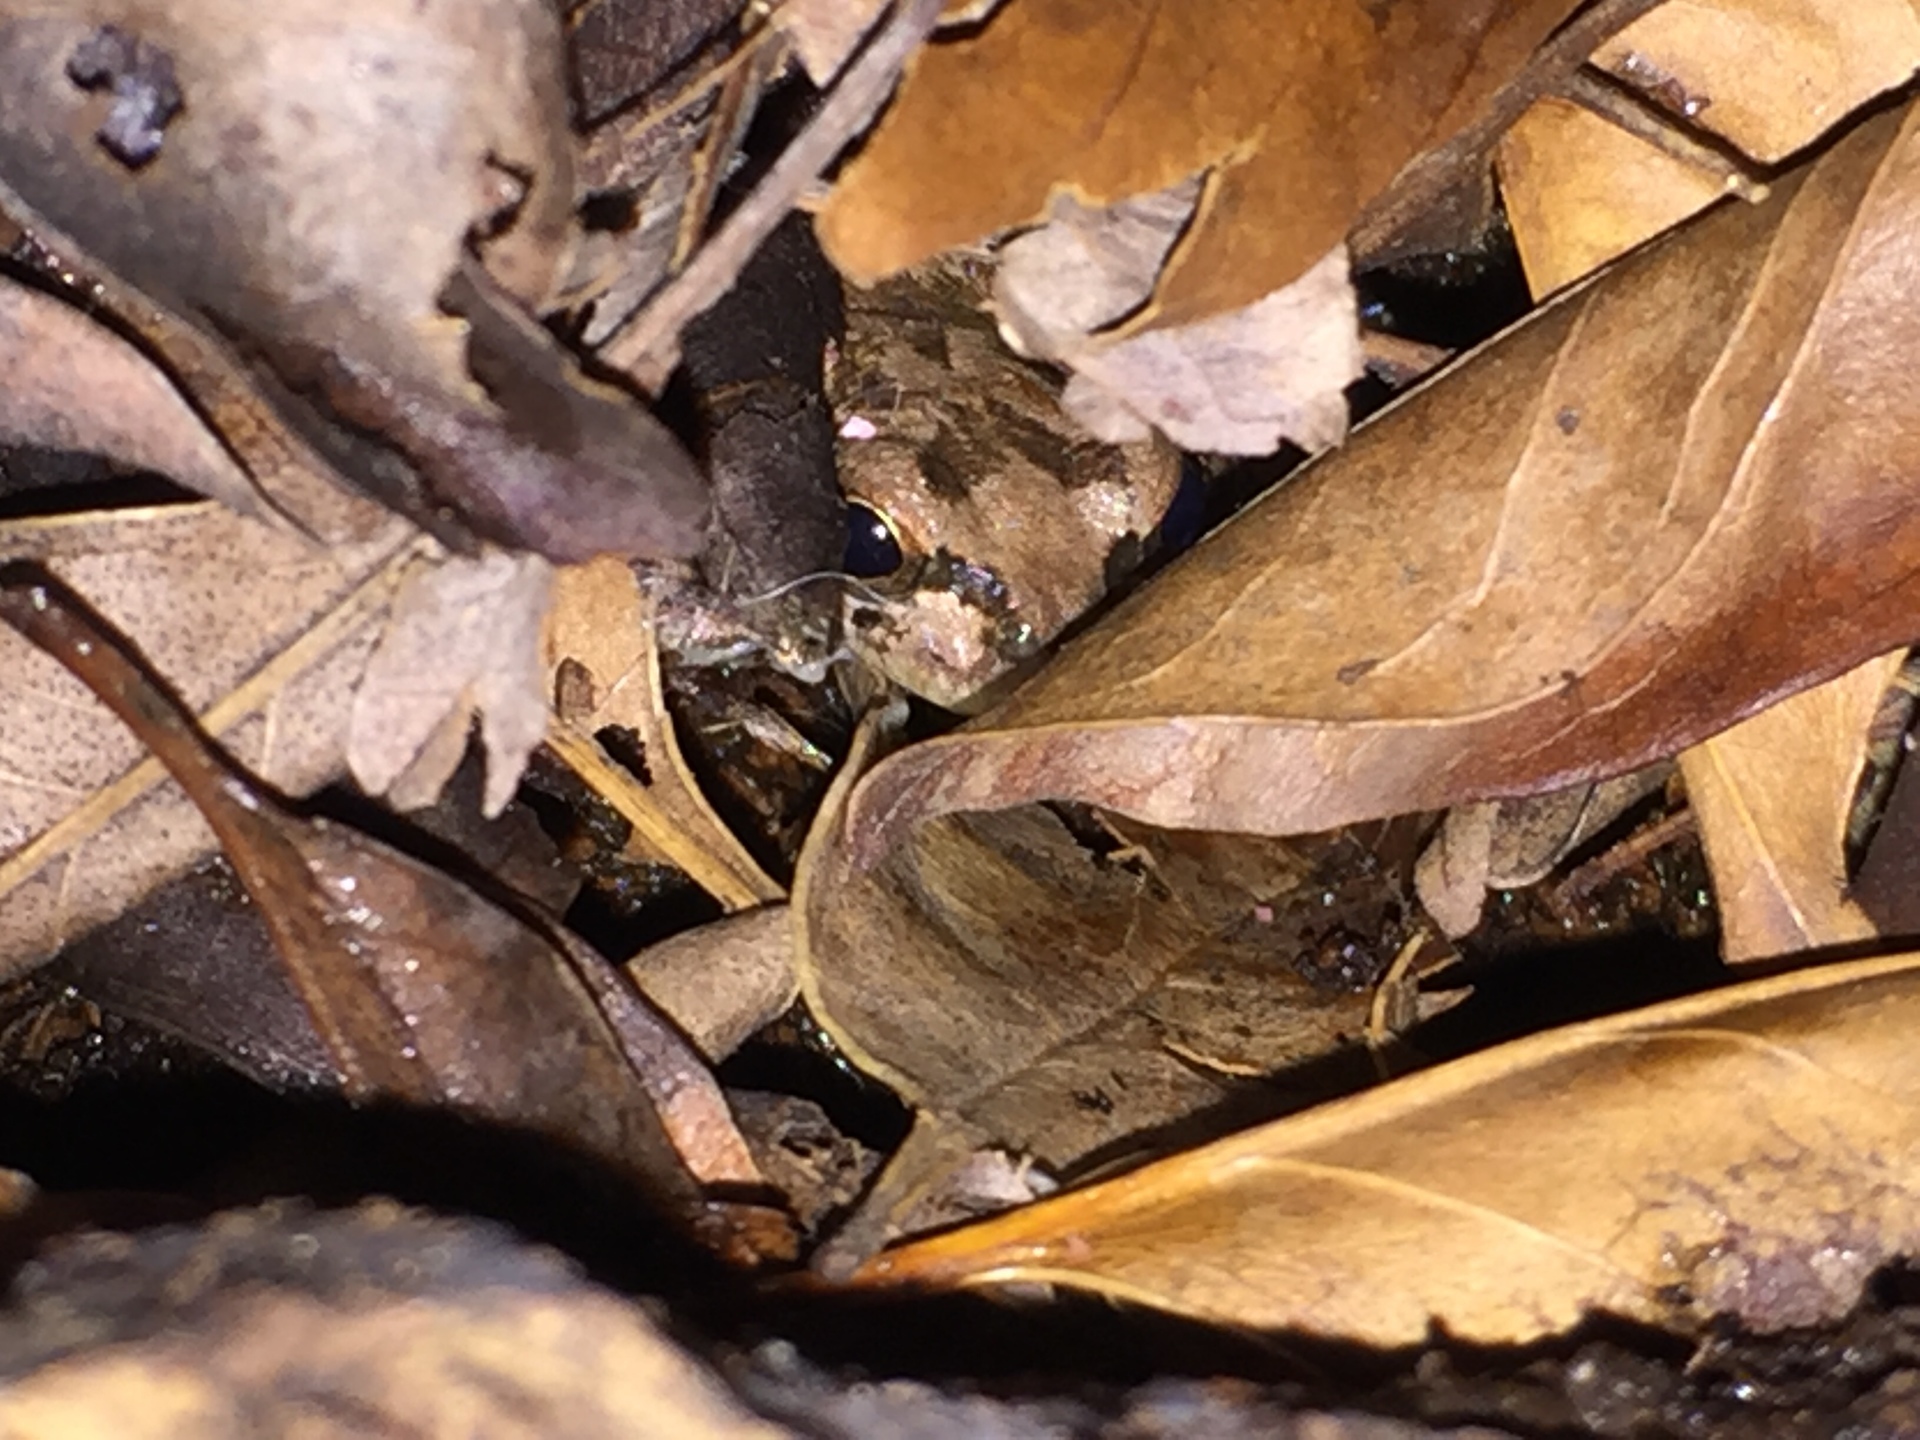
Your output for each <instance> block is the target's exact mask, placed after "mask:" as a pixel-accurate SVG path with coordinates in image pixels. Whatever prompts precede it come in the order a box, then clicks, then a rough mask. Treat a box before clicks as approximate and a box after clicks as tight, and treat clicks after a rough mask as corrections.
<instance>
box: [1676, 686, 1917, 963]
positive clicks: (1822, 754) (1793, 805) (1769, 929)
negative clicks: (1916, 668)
mask: <svg viewBox="0 0 1920 1440" xmlns="http://www.w3.org/2000/svg"><path fill="white" fill-rule="evenodd" d="M1905 658H1906V652H1905V651H1904V650H1898V651H1895V652H1893V653H1892V654H1889V655H1882V656H1880V657H1878V658H1877V659H1874V660H1869V661H1868V662H1867V663H1866V664H1864V665H1861V666H1859V667H1857V668H1856V669H1853V670H1850V671H1848V672H1847V673H1846V674H1845V675H1841V676H1838V677H1836V678H1835V679H1832V680H1829V681H1827V683H1826V684H1824V685H1818V686H1815V687H1814V688H1813V689H1811V690H1804V691H1802V692H1801V693H1799V694H1798V695H1791V696H1788V697H1787V698H1786V699H1785V700H1782V701H1781V702H1780V703H1779V704H1777V705H1774V706H1772V707H1770V708H1769V709H1766V710H1763V711H1761V712H1760V713H1759V714H1758V715H1755V716H1753V717H1752V718H1751V719H1748V720H1743V721H1742V722H1741V723H1740V724H1738V725H1736V726H1734V727H1733V728H1732V729H1731V730H1727V731H1724V732H1723V733H1721V734H1719V735H1715V736H1714V737H1713V738H1712V739H1710V740H1707V741H1704V742H1703V743H1701V744H1699V745H1696V746H1694V747H1693V748H1692V749H1690V750H1686V751H1683V752H1682V753H1681V756H1680V768H1681V773H1682V774H1684V775H1685V776H1686V781H1687V799H1688V802H1689V803H1690V804H1691V805H1692V806H1693V810H1694V814H1695V815H1696V816H1697V817H1698V823H1699V827H1700V840H1701V843H1702V844H1703V845H1704V846H1705V847H1706V852H1707V864H1708V866H1709V867H1710V868H1711V869H1712V871H1713V891H1714V899H1715V902H1716V904H1717V906H1718V908H1719V911H1720V946H1721V950H1722V952H1723V953H1724V954H1725V956H1726V958H1727V960H1728V961H1729V962H1738V961H1742V960H1763V959H1768V958H1770V957H1773V956H1779V955H1790V954H1793V953H1794V952H1796V951H1800V950H1813V949H1818V948H1819V947H1821V946H1826V945H1842V944H1846V943H1848V942H1851V941H1858V940H1866V939H1870V938H1871V937H1872V936H1873V935H1874V934H1875V930H1874V926H1873V922H1872V921H1871V920H1869V919H1868V918H1867V916H1866V915H1865V914H1863V913H1862V912H1861V910H1860V907H1859V906H1858V905H1856V904H1855V903H1854V902H1853V901H1852V899H1850V898H1849V897H1848V895H1847V855H1846V846H1847V822H1848V819H1849V817H1850V815H1851V814H1852V811H1853V804H1854V795H1855V793H1856V792H1857V791H1858V789H1859V786H1860V776H1861V772H1862V770H1863V769H1864V768H1865V765H1866V758H1867V740H1868V728H1869V727H1870V726H1871V725H1872V723H1873V719H1874V715H1875V713H1876V712H1877V711H1878V709H1879V707H1880V702H1881V697H1882V696H1883V695H1885V694H1886V690H1887V686H1888V685H1889V684H1890V683H1892V681H1893V678H1894V676H1895V675H1896V674H1897V673H1898V672H1899V669H1900V666H1901V663H1902V662H1903V661H1904V660H1905Z"/></svg>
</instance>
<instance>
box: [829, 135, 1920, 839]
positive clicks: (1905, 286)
mask: <svg viewBox="0 0 1920 1440" xmlns="http://www.w3.org/2000/svg"><path fill="white" fill-rule="evenodd" d="M1916 206H1920V137H1916V120H1915V117H1914V113H1913V112H1911V111H1901V112H1897V113H1892V114H1887V115H1882V116H1880V117H1877V118H1876V119H1874V120H1871V121H1869V122H1868V123H1867V124H1866V125H1864V126H1862V127H1861V128H1860V129H1859V130H1857V131H1856V132H1854V133H1853V134H1852V135H1850V136H1848V137H1847V138H1846V139H1845V140H1844V141H1842V142H1841V143H1839V144H1838V145H1836V146H1835V148H1834V149H1833V150H1832V151H1831V152H1829V153H1828V154H1827V155H1826V156H1825V157H1824V158H1823V159H1822V160H1820V161H1819V162H1818V163H1817V164H1815V165H1814V166H1812V167H1811V168H1810V169H1809V170H1807V171H1805V172H1803V173H1802V174H1800V175H1798V176H1796V177H1793V178H1791V179H1790V180H1788V181H1785V182H1783V183H1782V184H1780V185H1779V186H1777V187H1776V190H1775V195H1774V198H1773V199H1772V200H1771V201H1770V202H1769V203H1768V204H1766V205H1764V206H1759V207H1747V206H1740V207H1732V208H1727V209H1724V210H1721V211H1719V212H1716V213H1715V214H1713V215H1710V216H1707V217H1705V218H1704V219H1703V220H1702V221H1700V222H1699V223H1698V224H1696V225H1695V226H1694V227H1692V228H1690V229H1688V230H1686V231H1684V232H1682V233H1680V234H1679V235H1678V236H1676V237H1674V238H1673V239H1672V240H1670V241H1668V242H1666V243H1663V244H1661V245H1658V246H1656V247H1653V248H1651V249H1649V250H1645V251H1642V252H1639V253H1638V254H1636V255H1635V256H1633V257H1630V258H1629V259H1628V260H1626V261H1623V262H1622V263H1621V264H1620V265H1619V266H1617V267H1615V268H1614V269H1612V270H1610V271H1608V272H1607V273H1606V275H1604V276H1603V277H1601V279H1600V280H1599V281H1597V282H1596V283H1594V284H1593V285H1591V286H1589V287H1588V288H1586V289H1583V290H1580V291H1576V292H1574V293H1573V294H1571V295H1570V296H1568V297H1566V298H1564V299H1563V300H1561V301H1560V302H1558V303H1556V304H1554V305H1552V306H1550V307H1549V308H1547V309H1546V310H1545V311H1543V312H1542V313H1540V314H1539V315H1538V316H1536V317H1535V318H1534V319H1532V320H1530V321H1529V322H1527V323H1526V324H1524V325H1522V326H1520V327H1517V328H1516V329H1515V330H1513V331H1511V332H1509V333H1508V334H1507V335H1505V336H1504V337H1502V338H1500V339H1498V340H1497V341H1495V342H1493V343H1491V344H1490V345H1488V346H1487V347H1485V348H1484V349H1483V350H1482V351H1480V352H1478V353H1477V354H1476V355H1475V357H1474V358H1473V359H1472V361H1471V362H1469V363H1464V364H1461V365H1459V366H1457V367H1456V368H1455V369H1454V370H1453V371H1452V372H1450V373H1448V374H1447V375H1445V376H1443V377H1442V378H1441V379H1440V380H1438V381H1436V382H1434V383H1432V384H1430V385H1429V386H1427V387H1426V388H1424V389H1423V390H1421V391H1419V392H1417V393H1416V394H1415V395H1413V396H1411V397H1410V398H1408V399H1407V400H1405V401H1403V402H1401V403H1400V404H1399V405H1398V406H1397V407H1395V408H1394V409H1393V410H1391V411H1390V412H1388V414H1387V415H1385V416H1384V417H1382V418H1381V419H1380V420H1378V421H1376V422H1375V423H1373V424H1371V425H1369V426H1367V427H1365V428H1363V429H1362V430H1361V431H1360V432H1359V433H1358V434H1357V435H1356V436H1355V438H1354V439H1353V441H1352V442H1350V444H1349V445H1348V447H1347V448H1346V449H1345V450H1343V451H1341V452H1339V453H1338V454H1336V455H1335V456H1333V457H1332V458H1330V459H1329V460H1326V461H1323V462H1321V463H1320V464H1319V465H1318V466H1316V467H1315V468H1313V469H1312V470H1309V471H1308V472H1307V473H1305V474H1303V475H1302V476H1300V477H1299V478H1297V479H1296V480H1294V481H1293V482H1291V483H1290V484H1288V485H1287V486H1285V487H1283V488H1282V489H1280V490H1278V491H1277V492H1275V493H1273V494H1271V495H1269V496H1267V497H1266V498H1265V499H1264V500H1263V501H1262V502H1260V503H1259V504H1258V505H1256V506H1255V507H1253V508H1252V509H1251V510H1249V511H1247V512H1246V513H1244V514H1242V515H1241V516H1239V517H1238V518H1237V519H1236V520H1234V521H1233V522H1232V523H1231V524H1230V525H1228V526H1226V527H1224V528H1223V529H1222V530H1221V531H1219V532H1217V533H1216V534H1214V535H1212V536H1210V537H1208V538H1207V539H1206V540H1204V541H1202V542H1201V544H1200V545H1198V546H1197V547H1196V548H1195V549H1194V550H1193V551H1191V552H1190V553H1189V554H1187V555H1186V556H1184V557H1182V558H1181V559H1180V560H1179V561H1178V562H1176V563H1175V564H1174V565H1172V566H1171V567H1169V568H1168V569H1167V570H1166V571H1165V572H1163V573H1162V574H1161V575H1159V576H1158V577H1156V578H1155V580H1154V581H1153V582H1152V583H1151V584H1150V585H1149V586H1147V587H1146V588H1145V589H1144V590H1143V591H1142V592H1140V593H1139V594H1138V595H1136V596H1134V597H1132V598H1131V599H1130V600H1129V601H1127V602H1126V603H1124V604H1122V605H1121V606H1120V607H1119V608H1117V609H1116V610H1115V611H1114V612H1113V613H1111V614H1110V615H1108V616H1107V617H1105V618H1104V619H1103V620H1102V621H1101V622H1100V623H1098V624H1097V625H1095V626H1094V627H1093V628H1092V629H1090V630H1089V631H1088V632H1087V633H1086V634H1084V635H1082V636H1081V637H1079V638H1078V639H1077V640H1076V641H1074V642H1073V643H1071V644H1069V645H1068V646H1067V648H1066V649H1065V650H1064V651H1062V653H1061V654H1060V655H1059V656H1058V657H1057V659H1056V660H1055V662H1054V663H1053V664H1051V665H1050V666H1049V667H1047V668H1046V669H1044V670H1042V671H1041V672H1040V673H1039V674H1037V675H1036V676H1035V677H1034V678H1033V679H1032V680H1030V681H1029V682H1028V683H1027V684H1026V685H1025V686H1023V687H1022V688H1021V689H1020V690H1018V691H1016V692H1015V693H1014V694H1013V695H1012V696H1010V697H1009V698H1008V699H1007V701H1006V702H1005V703H1004V704H1002V705H1001V706H999V707H998V708H997V709H995V710H993V711H991V712H989V713H988V714H986V715H984V716H982V717H980V718H979V719H977V720H975V721H973V722H971V723H970V724H968V725H967V726H965V727H963V728H962V729H961V730H960V731H958V732H955V733H954V734H952V735H949V736H945V737H942V738H940V739H936V740H932V741H929V742H927V743H924V744H921V745H917V746H914V747H912V748H910V749H907V750H905V751H903V752H901V753H900V754H898V755H895V756H893V757H891V758H889V759H888V760H886V761H884V762H882V763H881V764H880V765H879V766H877V767H876V768H875V769H874V770H873V772H872V773H871V774H869V775H868V776H867V777H866V779H865V780H864V781H863V782H862V783H861V785H860V787H859V789H858V790H857V791H856V792H855V793H854V795H853V797H852V800H851V802H850V804H849V806H848V808H847V812H846V814H845V817H844V818H843V819H842V820H841V821H840V822H839V823H838V824H836V825H835V826H833V827H832V830H831V832H830V834H829V835H827V836H825V837H823V840H822V843H823V844H833V845H841V846H845V847H847V849H848V851H849V856H850V863H851V864H852V865H854V866H855V867H857V868H863V867H867V866H871V865H874V864H877V863H878V862H879V861H880V860H881V859H882V857H884V856H885V855H886V853H887V852H888V851H889V850H891V849H893V848H894V847H896V846H898V845H900V844H903V843H904V842H905V840H906V837H907V835H908V833H909V831H910V830H911V829H912V827H913V826H915V825H917V824H919V823H922V822H924V821H925V820H926V819H927V818H928V817H930V816H933V815H939V814H943V813H946V812H950V811H956V810H987V809H997V808H1001V807H1005V806H1009V805H1014V804H1019V803H1021V802H1024V801H1028V800H1032V799H1038V798H1044V797H1054V798H1073V799H1078V800H1084V801H1087V802H1089V803H1092V804H1096V805H1100V806H1103V807H1106V808H1110V809H1114V810H1118V811H1120V812H1122V813H1125V814H1129V815H1133V816H1135V817H1137V818H1140V819H1143V820H1147V821H1149V822H1150V823H1154V824H1159V825H1165V826H1171V827H1177V828H1195V829H1220V830H1246V831H1252V832H1255V833H1261V834H1288V833H1298V832H1302V831H1311V830H1318V829H1331V828H1334V827H1336V826H1339V825H1342V824H1347V823H1351V822H1353V821H1356V820H1360V819H1364V818H1368V817H1373V816H1380V815H1387V814H1401V813H1406V812H1410V811H1414V810H1424V809H1434V808H1438V807H1440V806H1443V805H1448V804H1453V803H1458V802H1459V801H1462V800H1467V799H1474V798H1484V797H1487V796H1490V795H1496V794H1520V793H1526V792H1528V791H1532V790H1541V789H1549V788H1556V787H1561V786H1565V785H1569V784H1572V783H1575V782H1577V781H1580V780H1584V779H1589V778H1593V777H1596V776H1599V775H1604V774H1610V773H1620V772H1624V771H1626V770H1629V769H1632V768H1635V767H1637V766H1640V765H1643V764H1645V763H1647V762H1649V761H1651V760H1653V759H1656V758H1659V757H1661V756H1664V755H1671V754H1673V753H1675V752H1677V751H1679V750H1680V749H1683V748H1684V747H1685V746H1687V745H1689V744H1693V743H1696V742H1698V741H1699V740H1701V739H1703V738H1704V737H1705V736H1707V735H1709V734H1712V733H1714V732H1715V731H1717V730H1720V729H1723V728H1725V727H1726V726H1727V725H1729V724H1731V723H1733V722H1734V721H1736V720H1738V719H1740V718H1741V717H1742V716H1743V715H1746V714H1749V713H1751V712H1753V711H1754V710H1757V709H1759V708H1760V707H1761V706H1763V705H1764V704H1766V703H1767V702H1768V701H1770V700H1772V699H1775V698H1777V697H1778V696H1780V695H1781V694H1783V693H1786V692H1788V691H1790V690H1793V689H1796V688H1801V687H1804V686H1807V685H1810V684H1813V683H1817V682H1818V681H1820V680H1823V679H1826V678H1828V677H1829V676H1831V675H1834V674H1836V673H1838V672H1840V671H1842V670H1844V669H1847V668H1849V667H1851V666H1852V665H1855V664H1858V663H1859V662H1860V661H1861V660H1862V659H1864V658H1865V657H1867V656H1870V655H1873V654H1877V653H1879V652H1881V651H1884V650H1886V649H1887V648H1889V647H1890V646H1891V645H1893V644H1896V643H1900V642H1903V641H1905V640H1906V639H1908V638H1909V637H1910V635H1911V633H1912V631H1913V629H1914V618H1913V617H1914V613H1915V608H1916V606H1920V521H1916V519H1915V516H1916V511H1915V507H1914V504H1913V494H1914V489H1913V486H1914V476H1915V474H1916V473H1920V402H1916V398H1915V394H1914V392H1913V390H1912V388H1911V387H1909V386H1907V385H1905V384H1904V383H1903V382H1902V381H1901V380H1900V378H1899V377H1900V375H1901V373H1902V371H1901V362H1900V360H1899V358H1898V357H1900V356H1903V355H1906V354H1908V353H1911V352H1913V351H1914V350H1915V349H1916V348H1920V312H1916V311H1915V310H1914V308H1913V307H1912V306H1911V305H1909V304H1907V303H1906V302H1907V299H1908V297H1909V296H1910V295H1911V294H1912V291H1913V285H1914V281H1913V275H1914V270H1915V264H1916V262H1915V258H1914V256H1915V251H1914V245H1913V234H1914V230H1913V216H1914V214H1915V210H1916Z"/></svg>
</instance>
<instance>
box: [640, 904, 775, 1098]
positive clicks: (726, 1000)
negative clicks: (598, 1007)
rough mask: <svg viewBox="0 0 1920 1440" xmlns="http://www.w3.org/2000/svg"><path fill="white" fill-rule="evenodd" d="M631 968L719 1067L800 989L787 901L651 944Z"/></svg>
mask: <svg viewBox="0 0 1920 1440" xmlns="http://www.w3.org/2000/svg"><path fill="white" fill-rule="evenodd" d="M626 971H627V974H629V975H631V976H632V977H633V982H634V984H636V985H638V986H639V987H640V992H641V993H642V994H643V995H645V996H646V997H647V998H648V999H649V1000H651V1001H652V1002H653V1003H654V1004H655V1005H658V1006H659V1007H660V1009H661V1010H662V1011H664V1012H665V1013H666V1014H668V1015H670V1016H671V1017H673V1022H674V1024H676V1025H677V1026H679V1027H680V1030H681V1031H682V1033H684V1034H685V1035H686V1037H687V1039H688V1040H690V1041H692V1042H693V1045H694V1048H696V1049H697V1050H699V1052H700V1053H701V1054H702V1055H704V1056H706V1058H707V1059H709V1060H711V1061H713V1062H715V1063H716V1064H717V1063H719V1062H720V1061H721V1060H724V1059H725V1058H726V1057H727V1056H729V1055H731V1054H732V1053H733V1052H734V1051H735V1050H737V1049H739V1048H740V1044H741V1042H742V1041H744V1040H745V1039H746V1038H747V1037H748V1036H749V1035H751V1034H753V1032H754V1031H756V1030H758V1029H760V1028H761V1027H762V1026H763V1025H766V1024H767V1023H768V1022H770V1021H772V1020H773V1019H775V1018H776V1017H778V1016H779V1015H780V1014H781V1013H782V1012H783V1011H785V1010H786V1009H787V1007H788V1006H790V1005H792V1004H793V1001H794V997H795V996H797V995H798V994H799V993H800V988H799V980H798V978H797V977H796V976H795V974H794V966H793V921H792V919H791V917H790V916H789V915H788V913H787V907H786V906H785V905H762V906H760V907H759V908H758V909H755V910H747V911H743V912H742V913H740V914H738V915H728V916H724V917H723V918H721V919H719V920H715V921H713V922H711V923H710V924H706V925H701V926H698V927H696V928H695V929H692V930H688V931H686V932H684V933H683V934H679V935H675V936H673V937H671V938H670V939H667V940H662V941H661V942H660V943H659V944H657V945H649V946H648V947H647V948H646V949H644V950H642V951H641V952H640V953H639V954H638V955H636V956H634V957H633V959H631V960H629V961H628V962H627V965H626Z"/></svg>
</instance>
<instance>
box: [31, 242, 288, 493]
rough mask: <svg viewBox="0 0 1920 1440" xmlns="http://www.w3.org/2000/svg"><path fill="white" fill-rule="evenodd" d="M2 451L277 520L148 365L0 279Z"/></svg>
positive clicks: (54, 303)
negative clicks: (100, 468) (83, 458)
mask: <svg viewBox="0 0 1920 1440" xmlns="http://www.w3.org/2000/svg"><path fill="white" fill-rule="evenodd" d="M0 353H4V354H5V355H6V356H7V375H8V378H7V384H6V385H5V386H4V387H0V441H3V442H4V443H6V444H8V445H32V446H39V447H41V448H43V449H48V450H77V451H85V452H87V453H89V454H94V455H104V456H106V457H108V458H109V459H112V460H114V461H117V462H119V463H121V464H123V465H127V466H129V467H133V468H137V469H142V470H152V471H155V472H157V473H159V474H162V475H165V476H167V477H169V478H170V479H172V480H173V481H175V482H176V483H178V484H180V485H183V486H185V487H186V488H187V489H189V490H193V491H196V492H198V493H199V494H201V495H206V496H210V497H211V498H213V499H216V500H219V501H221V502H223V503H224V504H226V505H228V506H230V507H232V508H233V509H235V510H238V511H240V512H242V513H244V514H251V515H254V516H256V517H257V518H262V517H264V516H266V515H268V514H270V513H271V512H269V511H267V509H266V507H265V506H263V505H262V504H261V503H260V495H259V492H258V491H256V490H255V489H254V487H253V484H252V482H251V481H250V480H249V478H248V477H247V474H246V472H245V471H243V470H242V469H241V468H240V467H239V466H238V465H236V464H235V463H234V460H233V457H232V456H231V455H229V454H228V453H227V452H226V451H225V450H224V449H222V448H221V446H220V442H219V441H217V440H216V439H214V437H213V436H212V434H210V433H209V432H208V430H207V428H206V426H205V425H203V424H201V423H200V419H199V417H198V416H196V415H195V414H194V413H193V411H192V409H190V408H189V407H188V405H187V403H186V401H184V400H183V399H181V398H180V394H179V392H178V391H176V390H175V389H174V388H173V387H172V386H171V385H169V384H168V383H167V381H166V378H165V377H164V376H163V375H162V374H161V373H160V371H159V370H157V369H155V368H154V366H153V365H152V363H151V362H149V361H148V360H147V359H146V357H145V356H143V355H141V354H140V353H139V352H138V351H137V350H135V349H134V348H133V347H132V346H131V345H129V344H127V343H126V341H124V340H122V339H120V337H119V336H117V335H115V334H114V333H113V332H112V331H111V330H109V329H107V328H106V327H105V326H103V325H98V324H95V323H94V322H93V321H91V320H89V319H87V318H86V316H84V315H82V314H81V313H80V311H79V310H77V309H75V308H74V307H73V306H71V305H65V304H62V303H61V302H60V301H58V300H56V299H54V298H53V297H52V296H51V295H48V294H46V293H44V292H43V291H39V290H31V289H28V288H27V287H26V286H24V285H21V284H18V283H17V282H15V281H13V280H10V279H6V278H4V277H0Z"/></svg>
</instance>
